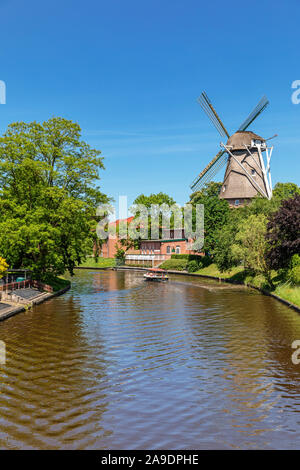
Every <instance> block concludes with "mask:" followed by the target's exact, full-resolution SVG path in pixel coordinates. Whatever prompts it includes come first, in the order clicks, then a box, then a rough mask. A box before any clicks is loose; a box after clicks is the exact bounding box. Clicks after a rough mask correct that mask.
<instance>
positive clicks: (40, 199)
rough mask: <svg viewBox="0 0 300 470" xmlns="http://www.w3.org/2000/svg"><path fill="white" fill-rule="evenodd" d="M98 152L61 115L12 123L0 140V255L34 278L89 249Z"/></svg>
mask: <svg viewBox="0 0 300 470" xmlns="http://www.w3.org/2000/svg"><path fill="white" fill-rule="evenodd" d="M102 160H103V159H102V157H100V151H98V150H95V149H92V148H90V146H89V145H88V144H86V143H85V142H83V141H82V140H81V130H80V127H79V125H78V124H76V123H74V122H72V121H70V120H66V119H63V118H52V119H50V120H49V121H46V122H43V123H41V124H40V123H37V122H32V123H29V124H26V123H23V122H21V123H15V124H11V125H10V126H9V127H8V130H7V132H6V133H5V134H4V135H3V137H1V138H0V186H1V188H2V189H1V192H0V216H1V219H0V255H1V256H3V257H5V258H6V259H7V261H8V263H9V264H10V265H12V266H14V267H26V268H30V269H32V270H33V271H34V274H35V275H36V276H38V277H40V278H43V277H45V275H46V273H47V274H49V273H51V274H53V275H56V274H62V273H63V272H64V271H65V270H66V269H68V270H69V272H70V273H71V274H72V273H73V268H74V267H75V265H76V264H78V263H80V262H81V261H82V260H83V259H84V258H85V256H86V255H87V254H88V253H90V252H91V249H92V245H93V243H94V241H95V239H96V233H95V231H93V229H95V226H96V217H95V213H96V207H97V205H98V204H99V203H105V202H108V198H107V196H105V195H104V194H103V193H102V192H101V191H100V190H99V188H98V187H97V185H96V184H97V182H98V179H99V170H101V169H103V168H104V166H103V161H102Z"/></svg>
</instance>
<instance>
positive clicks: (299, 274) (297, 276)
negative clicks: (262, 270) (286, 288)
mask: <svg viewBox="0 0 300 470" xmlns="http://www.w3.org/2000/svg"><path fill="white" fill-rule="evenodd" d="M288 278H289V281H290V282H291V283H292V284H294V285H295V286H299V285H300V265H297V266H294V267H293V268H291V269H289V271H288Z"/></svg>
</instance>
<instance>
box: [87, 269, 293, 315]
mask: <svg viewBox="0 0 300 470" xmlns="http://www.w3.org/2000/svg"><path fill="white" fill-rule="evenodd" d="M90 269H93V268H90ZM110 269H115V270H127V269H129V270H130V269H135V270H137V271H147V270H148V269H149V268H143V267H140V268H139V267H136V266H120V267H116V268H110ZM166 271H167V273H168V274H179V275H181V276H194V277H200V278H203V279H212V280H215V281H219V282H226V283H227V284H232V285H238V286H244V287H248V288H249V289H255V290H257V291H259V292H261V293H262V294H263V295H267V296H269V297H273V298H274V299H275V300H278V301H279V302H281V303H283V304H285V305H286V306H287V307H289V308H291V309H293V310H295V311H296V312H298V313H300V307H298V305H295V304H293V303H292V302H289V301H288V300H285V299H283V298H282V297H279V295H277V294H273V293H272V292H269V291H267V290H265V289H261V288H260V287H256V286H253V285H251V284H244V283H243V282H238V281H231V280H230V279H227V278H222V277H216V276H209V275H207V274H199V273H188V272H186V271H173V270H166Z"/></svg>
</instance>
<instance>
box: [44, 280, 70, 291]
mask: <svg viewBox="0 0 300 470" xmlns="http://www.w3.org/2000/svg"><path fill="white" fill-rule="evenodd" d="M43 282H45V284H49V285H50V286H51V287H53V291H54V292H57V291H59V290H61V289H64V288H65V287H68V286H70V284H71V282H70V281H68V280H67V279H65V278H63V277H52V276H51V278H50V279H47V280H45V281H43Z"/></svg>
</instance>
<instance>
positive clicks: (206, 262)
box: [171, 254, 212, 269]
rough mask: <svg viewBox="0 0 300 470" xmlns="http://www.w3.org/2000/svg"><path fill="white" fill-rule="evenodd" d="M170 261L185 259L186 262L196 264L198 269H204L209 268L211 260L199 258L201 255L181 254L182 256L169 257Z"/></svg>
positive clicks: (203, 257) (208, 257) (209, 258)
mask: <svg viewBox="0 0 300 470" xmlns="http://www.w3.org/2000/svg"><path fill="white" fill-rule="evenodd" d="M171 259H185V260H187V261H196V263H197V264H198V265H199V268H198V269H200V268H206V266H209V265H210V264H211V263H212V258H211V257H210V256H207V255H206V256H201V255H189V254H183V255H177V254H175V255H171Z"/></svg>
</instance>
